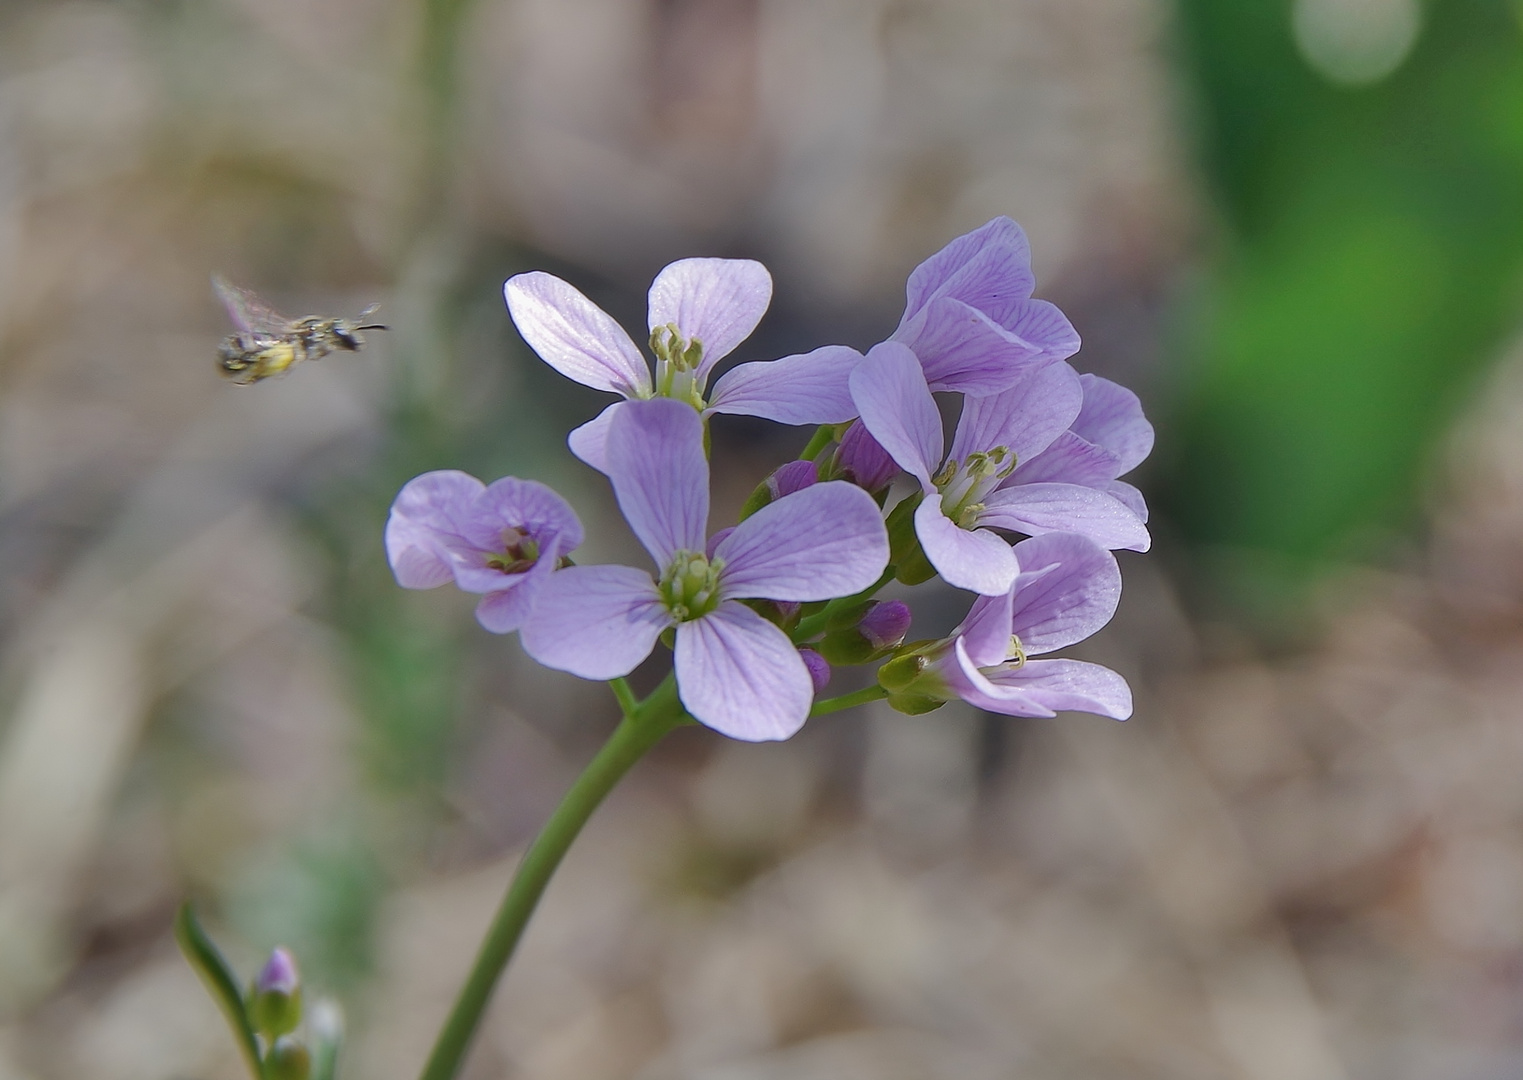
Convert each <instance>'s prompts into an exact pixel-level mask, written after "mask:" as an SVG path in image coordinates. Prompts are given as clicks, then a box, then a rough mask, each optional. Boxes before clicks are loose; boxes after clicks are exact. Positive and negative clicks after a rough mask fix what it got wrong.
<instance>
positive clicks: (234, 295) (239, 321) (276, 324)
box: [212, 275, 291, 335]
mask: <svg viewBox="0 0 1523 1080" xmlns="http://www.w3.org/2000/svg"><path fill="white" fill-rule="evenodd" d="M212 288H213V289H215V290H216V292H217V298H218V299H219V300H221V301H222V306H223V307H225V308H227V315H228V318H230V319H232V320H233V325H234V326H236V327H237V328H238V329H239V330H241V331H246V332H248V333H253V334H277V335H278V334H284V333H285V332H286V329H287V327H289V326H290V325H291V320H290V319H288V318H286V317H285V316H284V315H282V314H280V312H278V311H276V310H275V309H274V308H272V307H270V305H269V304H266V303H265V302H264V301H263V300H261V299H259V297H257V296H255V295H254V294H253V293H251V292H249V291H248V290H247V289H240V288H239V287H238V286H236V285H234V284H233V283H232V282H230V281H228V280H227V279H226V278H224V277H222V276H220V275H213V276H212Z"/></svg>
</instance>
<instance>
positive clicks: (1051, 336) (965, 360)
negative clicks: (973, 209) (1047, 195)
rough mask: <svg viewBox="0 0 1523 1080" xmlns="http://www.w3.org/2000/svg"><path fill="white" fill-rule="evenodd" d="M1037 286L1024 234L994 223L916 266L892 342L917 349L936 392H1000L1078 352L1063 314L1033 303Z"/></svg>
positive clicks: (1016, 228)
mask: <svg viewBox="0 0 1523 1080" xmlns="http://www.w3.org/2000/svg"><path fill="white" fill-rule="evenodd" d="M1035 286H1036V278H1035V276H1034V275H1033V274H1032V272H1031V245H1030V244H1028V243H1027V241H1026V234H1025V233H1023V232H1022V231H1021V227H1020V226H1019V225H1017V224H1016V223H1015V222H1013V221H1011V220H1010V219H1009V218H1007V217H997V218H995V219H994V220H993V221H990V222H989V223H988V224H986V225H984V226H983V227H982V228H979V229H975V230H974V231H973V232H970V233H966V234H964V235H963V236H959V237H958V238H957V239H956V240H953V241H952V242H951V243H950V244H948V245H947V246H946V247H944V248H942V249H941V250H940V251H938V252H937V253H936V254H935V255H932V256H931V257H930V258H929V259H927V260H926V261H925V262H923V263H921V264H920V265H919V266H917V267H916V268H915V270H914V272H913V273H911V274H910V279H909V283H908V285H907V286H906V288H905V293H906V300H907V302H906V304H905V308H904V316H903V318H901V319H900V320H899V327H898V329H896V330H895V331H894V333H893V336H892V338H890V340H892V341H897V342H900V343H901V344H903V345H907V346H909V347H910V348H911V349H912V350H914V352H915V355H916V356H918V357H919V358H920V362H921V364H922V365H923V366H924V368H925V379H926V382H927V383H929V384H930V387H931V389H932V390H960V391H962V392H964V393H966V394H970V395H974V396H982V395H984V394H992V393H997V392H999V391H1001V390H1004V389H1006V388H1007V387H1009V386H1010V385H1011V384H1012V382H1013V381H1014V380H1015V379H1016V378H1018V377H1019V376H1020V374H1021V373H1022V372H1023V371H1025V370H1026V369H1028V368H1030V367H1032V366H1034V365H1041V364H1045V363H1050V362H1052V361H1055V360H1064V359H1067V358H1068V357H1070V356H1072V355H1073V354H1074V353H1076V352H1078V351H1079V335H1078V333H1077V332H1076V331H1075V330H1074V328H1073V325H1072V324H1071V323H1069V321H1068V319H1067V318H1066V317H1065V316H1064V315H1063V313H1062V312H1061V311H1059V310H1058V309H1057V307H1055V306H1054V305H1052V304H1050V303H1048V302H1047V301H1045V300H1033V299H1032V298H1031V291H1032V289H1033V288H1035Z"/></svg>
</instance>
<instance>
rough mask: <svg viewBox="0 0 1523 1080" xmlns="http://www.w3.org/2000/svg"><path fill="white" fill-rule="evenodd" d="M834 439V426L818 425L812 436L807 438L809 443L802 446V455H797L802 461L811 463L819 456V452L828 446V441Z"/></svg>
mask: <svg viewBox="0 0 1523 1080" xmlns="http://www.w3.org/2000/svg"><path fill="white" fill-rule="evenodd" d="M835 437H836V426H835V425H834V424H822V425H820V426H819V427H817V428H815V430H814V434H813V435H811V436H810V437H809V441H808V442H807V443H806V444H804V451H803V453H801V454H799V457H800V458H801V459H803V460H804V461H813V460H814V459H815V458H817V457H819V456H820V451H821V450H823V449H825V447H827V446H829V445H830V441H831V440H832V439H834V438H835Z"/></svg>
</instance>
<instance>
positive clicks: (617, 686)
mask: <svg viewBox="0 0 1523 1080" xmlns="http://www.w3.org/2000/svg"><path fill="white" fill-rule="evenodd" d="M608 685H609V686H610V687H612V688H613V696H614V697H616V698H618V699H619V710H620V711H621V712H623V714H624V715H625V716H626V717H627V716H633V715H634V711H635V710H636V709H638V708H639V707H640V699H639V698H637V697H635V692H634V691H633V690H631V689H630V688H629V683H628V681H627V680H625V679H610V680H609V682H608Z"/></svg>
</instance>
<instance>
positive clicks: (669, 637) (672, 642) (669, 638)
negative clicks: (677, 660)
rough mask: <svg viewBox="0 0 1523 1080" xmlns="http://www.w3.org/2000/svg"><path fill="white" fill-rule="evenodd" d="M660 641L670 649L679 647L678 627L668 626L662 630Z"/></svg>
mask: <svg viewBox="0 0 1523 1080" xmlns="http://www.w3.org/2000/svg"><path fill="white" fill-rule="evenodd" d="M660 641H661V644H663V645H665V646H666V647H667V648H668V649H673V650H675V649H676V648H677V628H676V627H675V626H668V627H667V628H666V629H665V630H663V631H661V638H660Z"/></svg>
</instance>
